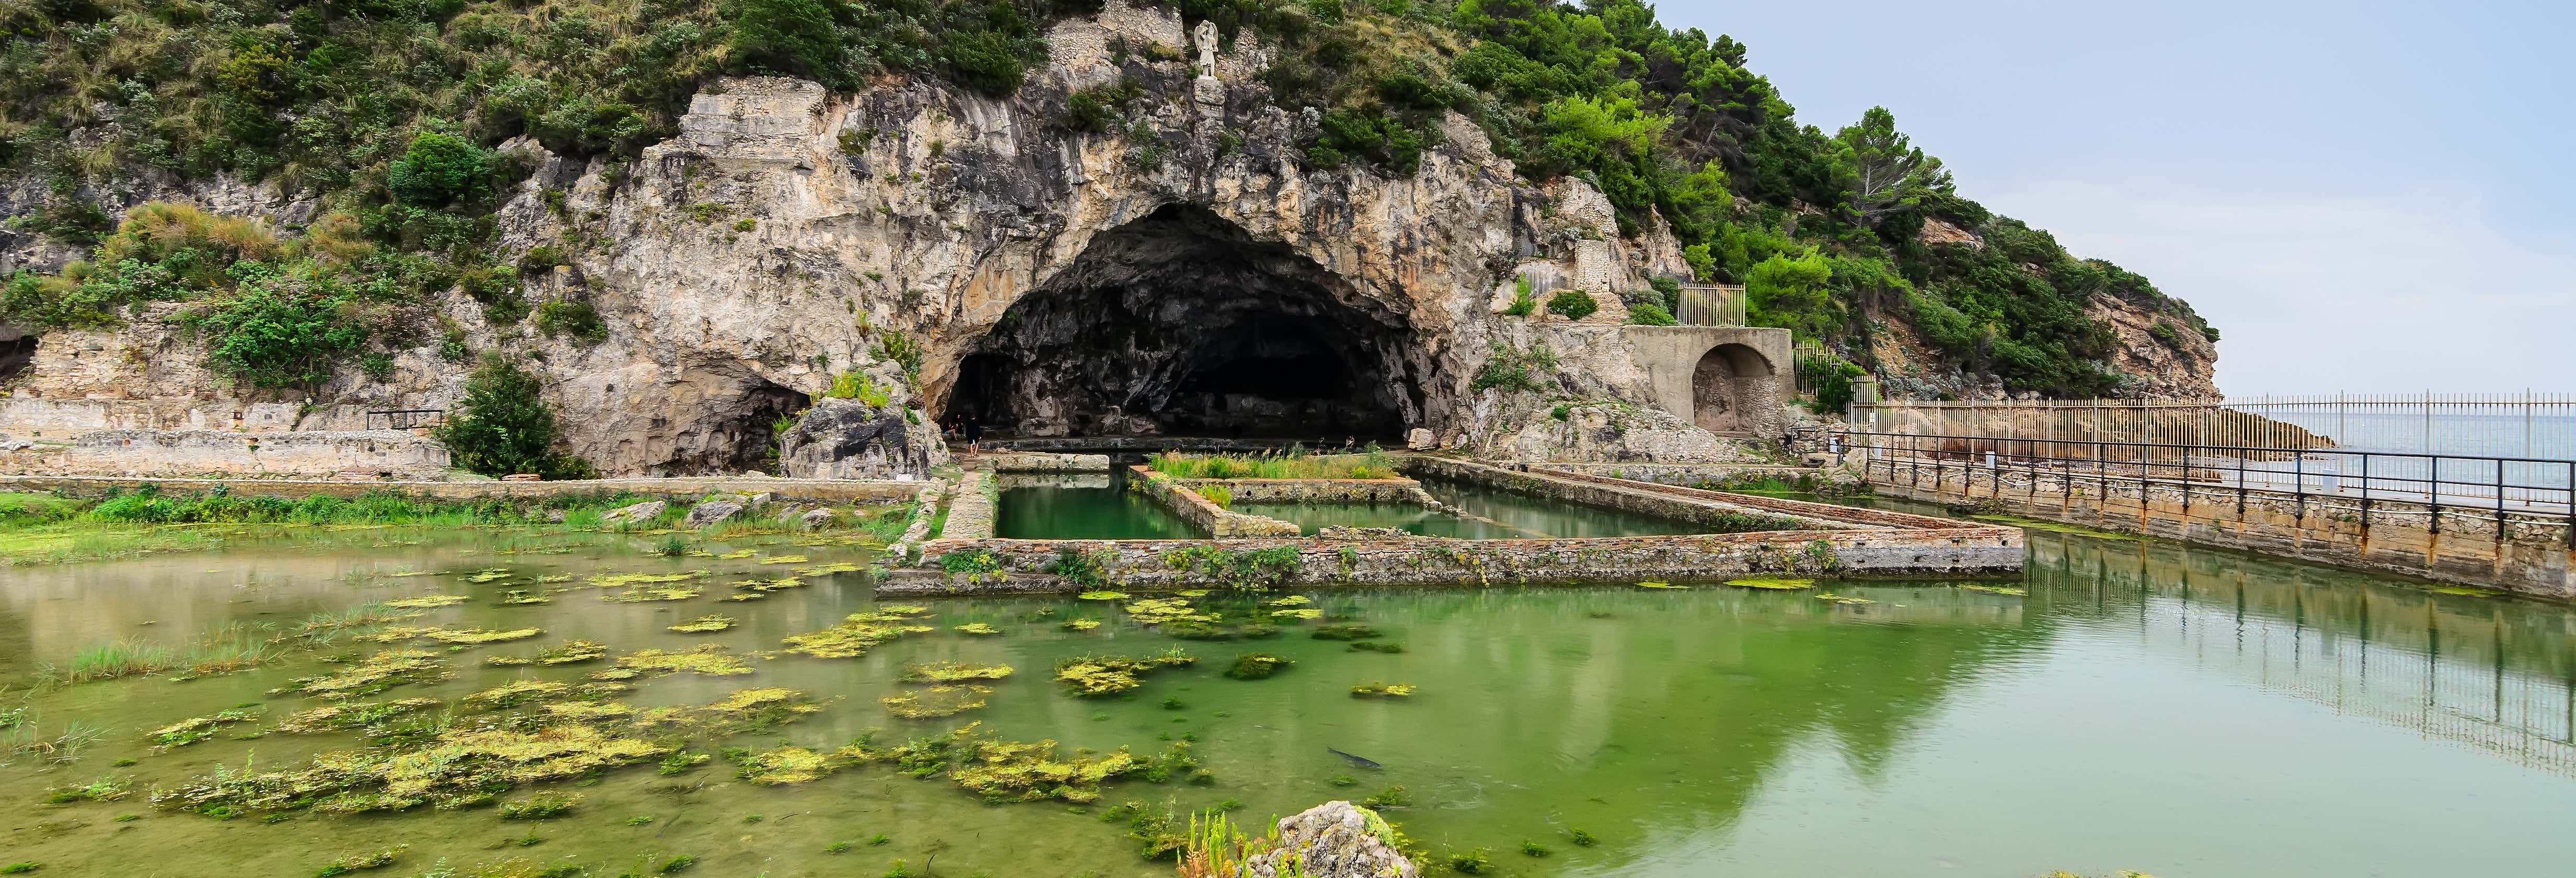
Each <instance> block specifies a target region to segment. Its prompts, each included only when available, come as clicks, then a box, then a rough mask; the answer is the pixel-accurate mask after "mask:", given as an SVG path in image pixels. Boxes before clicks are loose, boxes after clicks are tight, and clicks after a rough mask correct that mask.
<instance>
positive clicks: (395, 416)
mask: <svg viewBox="0 0 2576 878" xmlns="http://www.w3.org/2000/svg"><path fill="white" fill-rule="evenodd" d="M377 418H384V419H385V427H386V428H387V429H392V430H410V429H415V428H419V427H436V426H439V425H441V424H445V423H447V410H445V409H390V410H385V411H371V412H368V413H367V427H368V428H370V429H373V428H374V427H375V419H377Z"/></svg>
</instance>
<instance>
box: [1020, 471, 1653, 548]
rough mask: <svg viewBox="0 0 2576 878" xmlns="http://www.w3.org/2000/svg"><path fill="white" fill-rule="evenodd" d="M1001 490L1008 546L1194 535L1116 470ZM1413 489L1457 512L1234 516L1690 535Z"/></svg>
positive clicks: (1306, 511) (1492, 496) (1467, 531)
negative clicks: (1030, 541)
mask: <svg viewBox="0 0 2576 878" xmlns="http://www.w3.org/2000/svg"><path fill="white" fill-rule="evenodd" d="M1025 481H1026V482H1028V483H1027V484H1020V485H1018V486H1013V487H1005V488H1004V489H1003V490H1002V499H1001V504H1000V507H999V515H998V517H997V520H996V522H995V529H994V533H995V535H997V536H1002V537H1011V538H1018V539H1194V538H1197V537H1201V536H1204V534H1201V533H1199V532H1198V531H1196V530H1194V529H1192V528H1191V527H1189V525H1188V524H1187V523H1186V522H1183V521H1181V520H1180V519H1179V518H1178V517H1176V516H1174V515H1172V514H1171V512H1170V511H1168V510H1165V509H1163V508H1162V507H1161V506H1160V505H1158V504H1155V503H1154V502H1152V501H1150V500H1147V499H1145V497H1144V496H1143V495H1141V494H1138V493H1137V492H1134V491H1129V490H1126V489H1125V488H1126V483H1125V476H1124V474H1123V473H1121V474H1117V475H1113V476H1108V477H1103V476H1089V477H1048V478H1036V479H1027V480H1025ZM1423 489H1424V490H1426V491H1429V492H1430V493H1431V495H1432V496H1433V497H1435V498H1438V499H1439V500H1440V501H1441V502H1443V503H1446V504H1449V505H1450V506H1452V507H1455V508H1457V509H1458V510H1459V511H1460V512H1462V513H1465V514H1464V515H1452V514H1449V513H1445V512H1433V511H1431V510H1428V509H1424V508H1422V507H1420V506H1413V505H1409V504H1396V503H1253V502H1238V503H1236V504H1234V506H1233V507H1232V508H1233V510H1234V511H1236V512H1241V513H1245V514H1248V515H1260V516H1266V517H1270V518H1276V519H1279V520H1281V521H1285V522H1289V523H1291V524H1295V525H1297V526H1298V527H1299V528H1300V529H1302V530H1304V531H1305V532H1306V533H1308V534H1313V533H1315V532H1316V531H1318V530H1320V529H1322V528H1326V527H1332V526H1337V525H1338V526H1347V527H1392V528H1400V529H1403V530H1404V531H1406V532H1409V533H1416V534H1421V535H1424V536H1435V537H1452V538H1457V539H1471V540H1488V539H1518V538H1523V537H1624V536H1644V535H1649V534H1676V533H1694V532H1696V531H1698V530H1700V528H1697V527H1695V526H1693V525H1691V524H1689V523H1687V522H1681V521H1673V520H1669V519H1662V518H1656V517H1654V516H1648V515H1638V514H1635V513H1630V512H1621V511H1618V510H1612V509H1595V508H1592V507H1588V506H1574V505H1568V504H1559V503H1550V502H1547V501H1543V500H1539V499H1536V498H1533V497H1528V496H1524V495H1521V494H1515V493H1512V492H1509V491H1499V490H1494V489H1492V488H1485V487H1481V486H1477V485H1470V484H1465V483H1462V482H1447V481H1438V480H1432V481H1425V482H1424V483H1423Z"/></svg>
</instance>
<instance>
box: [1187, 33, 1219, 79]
mask: <svg viewBox="0 0 2576 878" xmlns="http://www.w3.org/2000/svg"><path fill="white" fill-rule="evenodd" d="M1190 41H1191V42H1193V43H1197V44H1198V47H1199V75H1200V76H1204V77H1207V78H1209V79H1215V78H1216V22H1214V21H1210V20H1207V19H1200V20H1199V26H1198V27H1194V28H1191V29H1190Z"/></svg>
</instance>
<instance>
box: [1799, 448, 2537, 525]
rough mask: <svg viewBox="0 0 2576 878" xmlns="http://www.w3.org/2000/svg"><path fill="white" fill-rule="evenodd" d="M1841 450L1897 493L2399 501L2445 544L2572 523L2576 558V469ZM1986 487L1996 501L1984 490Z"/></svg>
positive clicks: (2463, 459) (2497, 462)
mask: <svg viewBox="0 0 2576 878" xmlns="http://www.w3.org/2000/svg"><path fill="white" fill-rule="evenodd" d="M1835 450H1837V451H1840V452H1843V453H1844V454H1847V455H1848V454H1852V453H1857V454H1860V455H1862V461H1861V465H1862V468H1863V469H1864V470H1867V471H1871V472H1876V471H1880V470H1884V472H1885V473H1886V478H1887V480H1888V481H1890V482H1895V481H1899V480H1902V481H1905V482H1906V483H1907V484H1909V485H1911V486H1914V487H1925V485H1924V482H1925V480H1926V477H1927V472H1928V478H1929V485H1928V487H1930V488H1931V490H1932V491H1933V492H1934V493H1939V492H1941V491H1944V490H1949V484H1950V483H1951V480H1952V479H1957V480H1958V484H1959V485H1960V487H1959V490H1960V491H1962V493H1964V494H1968V495H1969V496H1974V495H1975V494H1978V493H1987V492H1991V493H1992V495H1993V496H1996V497H1999V498H2000V497H2002V496H2003V495H2004V494H2005V493H2007V491H2008V490H2010V489H2009V488H2008V487H2007V483H2008V482H2019V483H2020V484H2019V485H2018V486H2014V487H2018V488H2019V489H2020V490H2018V491H2011V493H2023V492H2027V493H2029V494H2031V495H2034V499H2035V495H2036V494H2038V493H2040V492H2041V487H2040V483H2041V482H2042V481H2044V480H2048V479H2054V480H2055V481H2056V483H2057V484H2056V486H2055V487H2056V489H2057V490H2056V492H2063V493H2066V494H2070V495H2071V494H2072V493H2073V492H2074V490H2075V486H2076V484H2077V483H2078V482H2087V483H2091V484H2095V485H2099V486H2101V487H2102V488H2104V489H2106V490H2107V489H2109V488H2113V487H2127V486H2135V487H2136V488H2137V489H2138V491H2139V494H2140V496H2141V498H2143V497H2144V496H2145V495H2146V493H2147V492H2148V491H2150V490H2164V491H2171V492H2177V493H2179V494H2180V495H2181V497H2182V502H2183V505H2184V506H2185V508H2188V507H2189V506H2190V505H2191V504H2192V502H2193V498H2194V497H2196V496H2197V497H2201V498H2210V499H2219V500H2222V501H2223V500H2224V499H2226V498H2233V499H2234V501H2235V502H2236V504H2237V505H2238V507H2239V508H2240V509H2241V508H2243V506H2244V505H2245V503H2246V502H2247V500H2248V499H2250V498H2251V496H2252V495H2254V494H2257V493H2260V494H2263V495H2265V496H2266V497H2267V498H2269V497H2285V498H2289V499H2291V500H2293V501H2294V502H2296V503H2297V504H2299V507H2300V508H2301V509H2303V510H2304V509H2305V508H2306V506H2307V504H2308V503H2309V502H2311V501H2316V502H2333V503H2335V504H2337V505H2349V506H2352V507H2354V508H2357V509H2359V510H2360V511H2361V513H2362V517H2363V519H2364V520H2365V521H2367V520H2368V518H2369V515H2370V512H2371V504H2372V503H2374V502H2381V501H2396V502H2404V503H2415V504H2422V505H2426V506H2428V507H2430V513H2431V514H2430V518H2429V524H2428V527H2429V529H2430V530H2431V531H2432V532H2434V533H2439V532H2441V522H2442V517H2443V516H2444V515H2446V514H2448V515H2454V516H2459V515H2479V516H2485V515H2492V516H2493V518H2494V519H2495V521H2496V523H2497V525H2498V531H2499V533H2501V532H2503V529H2504V526H2505V524H2506V516H2507V515H2508V514H2513V515H2517V516H2525V517H2531V516H2537V517H2542V518H2547V519H2556V520H2562V521H2563V522H2564V523H2565V524H2566V526H2567V527H2568V539H2569V541H2570V545H2571V547H2576V461H2570V460H2547V459H2539V458H2519V457H2486V456H2471V455H2450V454H2427V453H2419V452H2405V451H2358V450H2347V449H2323V450H2286V449H2281V448H2272V447H2260V446H2241V445H2195V444H2167V443H2153V442H2124V441H2110V440H2102V441H2085V440H2056V439H2026V438H2020V437H2012V436H1942V435H1922V434H1915V433H1892V432H1873V431H1860V430H1847V431H1844V432H1843V433H1841V434H1839V436H1838V441H1837V442H1836V444H1835ZM1900 468H1901V469H1902V470H1903V471H1904V472H1903V475H1902V476H1900V473H1899V471H1900ZM1980 478H1982V479H1983V480H1984V481H1985V482H1986V483H1987V484H1986V487H1987V489H1988V490H1987V492H1979V491H1975V490H1974V486H1975V484H1976V482H1977V481H1978V480H1979V479H1980ZM2052 493H2055V492H2052ZM2141 502H2144V501H2143V499H2142V500H2141ZM2203 502H2207V500H2204V501H2203Z"/></svg>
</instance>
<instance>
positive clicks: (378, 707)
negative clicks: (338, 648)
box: [269, 698, 439, 735]
mask: <svg viewBox="0 0 2576 878" xmlns="http://www.w3.org/2000/svg"><path fill="white" fill-rule="evenodd" d="M438 703H439V702H438V699H436V698H405V699H401V700H399V701H386V702H381V703H379V702H363V703H359V704H334V705H329V706H325V707H316V708H313V709H311V710H302V711H297V712H296V713H295V714H294V715H292V716H289V717H287V718H285V719H282V720H279V721H278V723H277V725H275V726H273V727H271V728H270V729H269V730H270V731H274V732H284V733H287V734H293V735H315V734H322V733H325V732H338V731H346V730H349V729H354V728H359V727H362V726H366V725H370V724H373V723H375V722H378V721H380V720H386V719H391V718H393V717H397V716H401V715H403V714H406V713H411V712H413V711H417V710H421V709H424V708H431V707H437V706H438Z"/></svg>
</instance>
